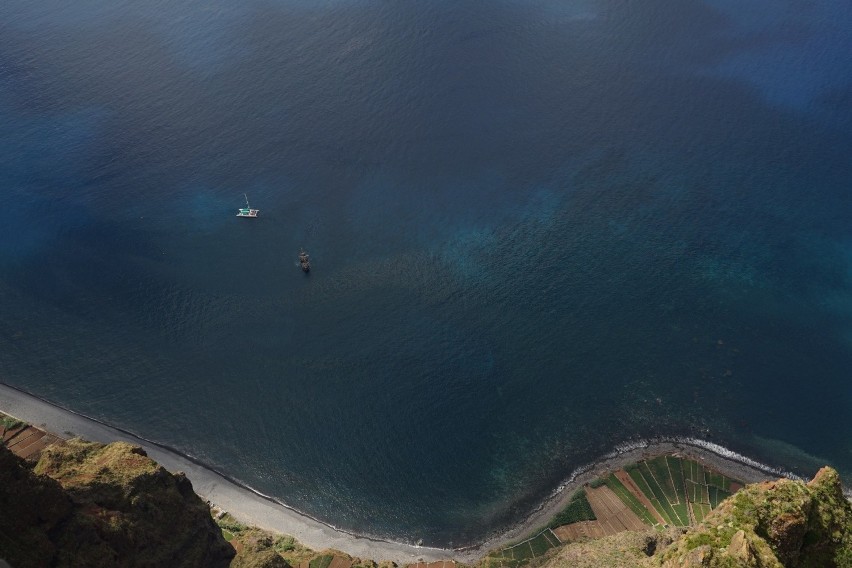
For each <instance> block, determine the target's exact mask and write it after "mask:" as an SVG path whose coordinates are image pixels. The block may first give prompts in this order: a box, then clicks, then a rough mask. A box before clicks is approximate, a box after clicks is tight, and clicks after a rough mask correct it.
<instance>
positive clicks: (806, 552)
mask: <svg viewBox="0 0 852 568" xmlns="http://www.w3.org/2000/svg"><path fill="white" fill-rule="evenodd" d="M660 560H661V564H662V566H663V567H664V568H691V567H699V566H701V567H709V568H714V567H719V568H722V567H725V568H731V567H743V568H752V567H754V568H833V567H837V568H851V567H852V506H850V503H849V501H847V500H846V499H845V498H844V496H843V491H842V488H841V485H840V477H839V476H838V474H837V472H836V471H835V470H833V469H831V468H823V469H821V470H820V471H819V473H817V475H816V477H814V479H813V481H811V482H810V483H808V484H804V483H801V482H798V481H792V480H789V479H781V480H778V481H773V482H766V483H759V484H755V485H750V486H748V487H746V488H745V489H743V490H741V491H739V492H738V493H737V494H736V495H734V496H732V497H730V498H729V499H728V500H726V501H725V502H723V503H722V504H721V505H720V506H719V508H717V509H716V510H715V511H713V512H712V513H711V514H710V515H708V516H707V518H706V519H705V520H704V522H703V523H701V524H700V525H699V526H697V527H695V528H693V529H690V530H689V531H688V532H687V533H686V534H685V535H684V536H683V537H681V538H680V539H679V540H678V541H677V542H676V543H674V544H673V545H672V546H671V547H669V548H668V549H667V550H666V551H665V552H664V553H663V554H662V555H661V559H660Z"/></svg>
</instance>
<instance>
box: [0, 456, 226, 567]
mask: <svg viewBox="0 0 852 568" xmlns="http://www.w3.org/2000/svg"><path fill="white" fill-rule="evenodd" d="M0 461H2V463H0V475H2V476H3V479H2V483H0V504H2V505H3V506H0V523H2V525H0V528H2V536H0V558H4V559H5V560H7V561H8V562H9V563H11V565H12V566H15V567H16V568H25V567H27V566H47V565H53V566H92V567H98V566H128V567H130V566H133V567H141V566H211V567H216V566H221V567H225V566H228V565H229V564H230V561H231V559H232V558H233V556H234V549H233V548H232V547H231V546H230V545H229V544H228V543H227V542H226V541H225V540H224V538H223V537H222V533H221V530H220V529H219V527H217V526H216V524H215V523H214V522H213V519H212V517H211V516H210V513H209V509H208V507H207V505H206V504H205V503H204V502H203V501H201V499H200V498H199V497H198V496H197V495H196V494H195V493H194V491H193V490H192V484H191V483H190V482H189V480H188V479H186V477H185V476H183V475H182V474H175V475H173V474H171V473H169V472H168V471H166V470H165V469H163V468H162V467H161V466H160V465H158V464H157V463H156V462H154V461H153V460H151V459H150V458H148V457H147V456H146V455H145V452H144V451H143V450H142V449H141V448H139V447H136V446H132V445H130V444H126V443H123V442H114V443H112V444H107V445H104V444H96V443H91V442H84V441H81V440H70V441H68V442H66V443H64V444H61V445H56V446H52V447H50V448H48V449H46V450H45V451H44V452H43V454H42V456H41V459H40V460H39V462H38V463H37V464H36V465H35V468H34V470H30V469H29V468H28V466H27V465H26V464H25V463H24V462H23V461H22V460H20V459H18V458H16V457H15V456H13V455H11V453H10V452H9V451H8V450H6V449H5V448H0ZM7 481H8V482H7ZM7 503H14V504H15V506H16V507H17V509H15V511H17V510H18V509H19V510H21V511H24V512H26V514H25V515H17V514H10V515H7V514H6V512H7V511H10V510H12V509H8V508H7ZM35 543H38V546H35V545H34V544H35Z"/></svg>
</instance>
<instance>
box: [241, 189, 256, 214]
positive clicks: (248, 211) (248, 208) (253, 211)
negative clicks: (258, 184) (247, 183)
mask: <svg viewBox="0 0 852 568" xmlns="http://www.w3.org/2000/svg"><path fill="white" fill-rule="evenodd" d="M243 196H244V197H245V198H246V207H245V209H240V210H239V211H237V217H257V214H258V213H260V209H252V208H251V205H249V202H248V195H246V194H245V193H244V194H243Z"/></svg>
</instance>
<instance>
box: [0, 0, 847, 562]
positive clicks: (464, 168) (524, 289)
mask: <svg viewBox="0 0 852 568" xmlns="http://www.w3.org/2000/svg"><path fill="white" fill-rule="evenodd" d="M850 54H852V6H850V4H849V3H848V2H845V1H841V0H814V1H813V2H808V3H801V2H786V1H785V2H777V1H775V2H768V1H756V2H748V3H742V2H733V1H729V0H713V1H706V2H701V1H695V0H684V1H679V2H658V1H655V0H650V1H646V2H626V1H616V0H612V1H605V0H584V1H572V2H568V1H557V0H527V1H519V0H518V1H516V0H504V1H490V2H482V1H471V2H451V1H441V0H426V1H420V2H384V1H379V0H375V1H368V0H361V1H356V0H327V1H325V2H307V1H303V0H265V1H260V0H247V1H245V2H225V1H216V0H211V1H201V0H198V1H186V2H166V1H154V0H151V1H148V2H131V1H128V0H125V1H111V2H105V1H98V0H87V1H83V2H74V3H68V2H64V1H60V0H44V1H41V2H30V1H26V0H5V1H4V2H2V3H0V197H2V202H3V206H2V207H0V380H3V381H5V382H7V383H9V384H12V385H15V386H18V387H22V388H25V389H27V390H29V391H31V392H33V393H36V394H38V395H40V396H43V397H45V398H47V399H49V400H52V401H55V402H57V403H59V404H62V405H64V406H66V407H68V408H71V409H73V410H76V411H78V412H83V413H86V414H89V415H92V416H94V417H97V418H99V419H101V420H104V421H106V422H108V423H111V424H115V425H117V426H120V427H122V428H126V429H129V430H131V431H133V432H136V433H138V434H139V435H141V436H143V437H145V438H148V439H152V440H156V441H158V442H162V443H165V444H168V445H170V446H173V447H175V448H178V449H180V450H181V451H184V452H186V453H188V454H190V455H193V456H195V457H198V458H199V459H202V460H203V461H205V462H206V463H208V464H210V465H211V466H212V467H215V468H216V469H219V470H221V471H224V472H226V473H228V474H229V475H232V476H233V477H235V478H237V479H239V480H241V481H243V482H244V483H246V484H248V485H250V486H252V487H254V488H256V489H258V490H260V491H263V492H264V493H268V494H270V495H274V496H275V497H277V498H279V499H280V500H282V501H283V502H286V503H288V504H290V505H292V506H294V507H296V508H298V509H300V510H303V511H306V512H308V513H310V514H312V515H314V516H317V517H319V518H321V519H323V520H325V521H327V522H329V523H332V524H334V525H336V526H340V527H343V528H346V529H349V530H354V531H356V532H360V533H366V534H371V535H376V536H381V537H387V538H394V539H400V540H407V541H415V540H418V539H423V541H424V543H426V544H437V545H455V546H458V545H463V544H466V543H470V542H475V541H477V540H478V539H481V538H482V537H483V536H484V535H486V534H487V533H488V532H489V531H492V530H496V529H499V528H500V527H502V526H505V525H506V524H508V523H511V522H512V521H513V520H515V519H517V518H518V517H519V516H522V515H523V514H525V513H526V512H528V511H529V510H530V508H531V507H532V506H533V505H534V504H535V503H536V502H537V501H538V500H539V499H541V498H542V497H543V496H544V495H546V494H548V493H549V492H550V491H552V490H553V489H554V488H555V487H556V486H557V485H558V484H559V482H560V480H561V479H563V478H564V477H565V476H566V475H568V473H570V471H571V470H572V469H573V468H575V467H577V466H578V465H580V464H583V463H587V462H589V461H590V460H593V459H594V458H595V457H596V456H599V455H601V454H603V453H606V452H609V451H611V450H612V449H613V448H614V447H616V446H617V445H618V444H621V443H624V442H626V441H630V440H639V439H643V438H647V437H652V436H661V435H681V436H694V437H698V438H701V439H706V440H710V441H712V442H714V443H717V444H721V445H722V446H725V447H728V448H732V449H734V450H736V451H739V452H741V453H743V454H746V455H748V456H751V457H753V458H754V459H758V460H760V461H762V462H765V463H768V464H771V465H774V466H777V467H782V468H785V469H788V470H791V471H793V472H796V473H799V474H802V475H808V474H810V473H813V471H814V469H815V467H817V466H818V465H819V464H822V463H831V464H833V465H835V466H836V467H839V468H840V469H841V470H842V471H843V472H844V473H845V474H846V475H848V474H849V473H850V472H852V387H850V376H852V55H850ZM243 193H247V194H248V196H249V199H250V201H251V204H252V206H253V207H257V208H259V209H260V211H261V213H260V217H259V218H258V219H256V220H245V219H237V218H235V217H234V214H235V213H236V209H237V208H238V207H240V206H241V205H242V204H243ZM300 247H305V248H306V249H307V250H308V251H309V252H310V253H311V256H312V259H313V266H314V270H313V271H312V272H311V274H310V275H309V276H305V275H304V274H302V272H301V271H300V270H299V269H298V266H297V261H296V255H297V253H298V251H299V248H300ZM847 479H848V478H847Z"/></svg>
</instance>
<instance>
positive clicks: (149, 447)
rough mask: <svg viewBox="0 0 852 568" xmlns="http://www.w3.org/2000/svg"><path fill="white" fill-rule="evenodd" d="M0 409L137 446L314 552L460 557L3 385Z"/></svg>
mask: <svg viewBox="0 0 852 568" xmlns="http://www.w3.org/2000/svg"><path fill="white" fill-rule="evenodd" d="M0 411H2V412H4V413H6V414H8V415H10V416H12V417H14V418H17V419H18V420H23V421H24V422H28V423H30V424H32V425H34V426H38V427H41V428H44V429H45V430H48V431H50V432H54V433H56V434H62V433H68V432H71V433H73V434H74V435H75V436H80V437H82V438H84V439H87V440H91V441H94V442H102V443H109V442H113V441H123V442H128V443H131V444H134V445H137V446H141V447H142V448H143V449H145V451H146V453H147V454H148V456H149V457H151V459H153V460H155V461H157V462H159V464H160V465H162V466H163V467H164V468H166V469H167V470H169V471H172V472H175V471H182V472H184V473H185V474H186V476H187V478H188V479H189V480H190V481H191V482H192V486H193V488H194V489H195V492H196V493H197V494H198V495H200V496H201V497H202V498H204V499H207V500H209V501H210V502H212V503H214V504H216V505H217V506H218V507H220V508H221V509H224V510H226V511H228V512H230V513H231V514H232V515H234V517H236V518H237V519H239V520H240V521H241V522H244V523H246V524H250V525H253V526H257V527H260V528H262V529H267V530H271V531H275V532H280V533H284V534H288V535H291V536H293V537H295V538H296V539H297V540H298V541H299V542H301V543H302V544H304V545H305V546H307V547H309V548H312V549H314V550H317V551H321V550H324V549H327V548H333V549H336V550H340V551H341V552H345V553H347V554H349V555H351V556H356V557H361V558H370V559H373V560H376V561H381V560H392V561H394V562H396V563H397V564H408V563H414V562H418V561H436V560H445V559H448V558H453V557H454V556H459V555H458V554H457V553H456V551H454V550H449V549H442V548H429V547H421V546H415V545H411V544H406V543H402V542H393V541H388V540H383V539H379V538H373V537H370V536H362V535H357V534H353V533H350V532H347V531H344V530H341V529H338V528H336V527H334V526H332V525H330V524H329V523H325V522H323V521H320V520H319V519H316V518H314V517H311V516H309V515H306V514H304V513H301V512H300V511H298V510H296V509H294V508H293V507H289V506H287V505H285V504H283V503H281V502H280V501H278V500H277V499H274V498H272V497H270V496H268V495H264V494H263V493H261V492H260V491H257V490H255V489H252V488H251V487H249V486H247V485H245V484H242V483H240V482H239V481H237V480H235V479H233V478H231V477H229V476H227V475H225V474H223V473H221V472H218V471H216V470H214V469H212V468H210V467H208V466H206V465H205V464H204V463H202V462H201V461H200V460H198V459H196V458H194V457H192V456H189V455H185V454H183V453H181V452H179V451H177V450H174V449H173V448H169V447H168V446H166V445H163V444H159V443H157V442H154V441H152V440H146V439H145V438H142V437H140V436H137V435H136V434H133V433H132V432H128V431H126V430H123V429H120V428H115V427H112V426H109V425H107V424H105V423H103V422H100V421H99V420H97V419H94V418H91V417H89V416H85V415H83V414H80V413H77V412H74V411H72V410H69V409H66V408H63V407H61V406H59V405H57V404H55V403H53V402H50V401H48V400H45V399H42V398H40V397H38V396H35V395H33V394H30V393H28V392H25V391H23V390H21V389H18V388H16V387H13V386H11V385H8V384H5V383H2V382H0ZM461 556H466V555H461Z"/></svg>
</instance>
